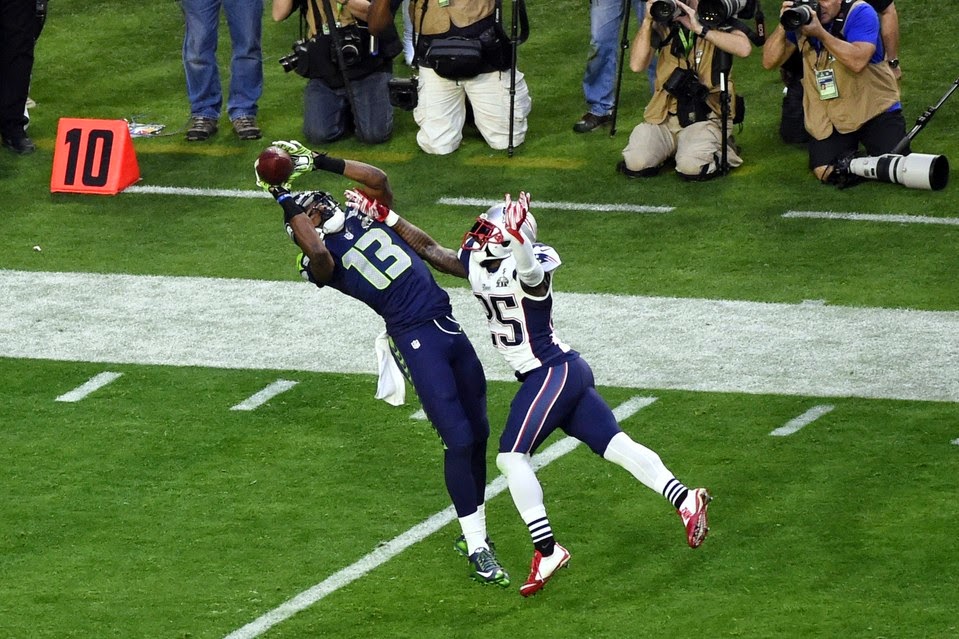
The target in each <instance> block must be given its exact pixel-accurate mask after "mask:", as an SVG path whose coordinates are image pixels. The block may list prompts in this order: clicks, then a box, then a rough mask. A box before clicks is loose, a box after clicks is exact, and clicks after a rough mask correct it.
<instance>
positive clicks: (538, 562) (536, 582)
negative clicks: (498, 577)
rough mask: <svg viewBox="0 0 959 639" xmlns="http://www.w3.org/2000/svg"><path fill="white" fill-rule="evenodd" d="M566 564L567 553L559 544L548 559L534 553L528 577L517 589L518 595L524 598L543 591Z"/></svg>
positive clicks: (538, 553) (567, 559) (567, 560)
mask: <svg viewBox="0 0 959 639" xmlns="http://www.w3.org/2000/svg"><path fill="white" fill-rule="evenodd" d="M568 563H569V551H568V550H566V549H565V548H563V547H562V546H560V545H559V544H556V546H555V547H554V548H553V554H552V555H550V556H549V557H544V556H543V553H541V552H540V551H538V550H536V551H534V552H533V563H532V564H531V565H530V567H529V577H527V578H526V583H525V584H523V585H522V586H520V587H519V594H521V595H523V596H524V597H529V596H530V595H534V594H536V593H537V592H539V591H540V590H542V589H543V586H545V585H546V582H547V581H549V580H550V578H551V577H552V576H553V575H554V574H556V571H557V570H559V569H560V568H564V567H565V566H566V564H568Z"/></svg>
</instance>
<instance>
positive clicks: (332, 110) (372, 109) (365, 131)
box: [303, 71, 393, 144]
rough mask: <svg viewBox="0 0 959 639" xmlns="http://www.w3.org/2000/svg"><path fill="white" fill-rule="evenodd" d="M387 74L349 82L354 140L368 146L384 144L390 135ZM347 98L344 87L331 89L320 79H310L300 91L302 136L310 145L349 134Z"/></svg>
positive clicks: (388, 74) (391, 109) (376, 74)
mask: <svg viewBox="0 0 959 639" xmlns="http://www.w3.org/2000/svg"><path fill="white" fill-rule="evenodd" d="M391 77H392V74H391V73H389V72H387V71H378V72H376V73H371V74H370V75H368V76H366V77H365V78H360V79H359V80H351V81H350V86H351V87H353V97H354V99H355V100H356V111H357V112H356V113H353V125H354V127H355V130H356V139H357V140H359V141H360V142H365V143H367V144H379V143H380V142H386V141H387V140H389V139H390V136H391V135H392V134H393V106H392V105H391V104H390V91H389V86H388V84H389V81H390V78H391ZM350 112H351V109H350V99H349V97H348V96H347V93H346V87H341V88H339V89H331V88H330V87H329V85H327V84H326V83H325V82H324V81H323V80H319V79H311V80H309V81H308V82H307V83H306V89H305V90H304V91H303V135H305V136H306V139H307V140H308V141H310V142H312V143H313V144H323V143H326V142H332V141H334V140H339V139H340V138H341V137H343V136H344V135H346V134H347V133H349V116H350Z"/></svg>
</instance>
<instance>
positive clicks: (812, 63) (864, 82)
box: [763, 0, 908, 183]
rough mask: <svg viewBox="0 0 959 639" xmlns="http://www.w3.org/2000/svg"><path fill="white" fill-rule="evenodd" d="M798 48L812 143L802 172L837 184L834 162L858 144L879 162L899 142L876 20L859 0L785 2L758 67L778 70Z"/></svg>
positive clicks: (896, 106)
mask: <svg viewBox="0 0 959 639" xmlns="http://www.w3.org/2000/svg"><path fill="white" fill-rule="evenodd" d="M784 25H786V26H788V27H789V29H787V28H786V26H784ZM797 48H798V50H799V53H800V56H801V58H802V66H803V77H802V85H803V112H804V122H805V126H806V131H808V132H809V135H810V136H812V140H811V141H810V142H809V168H810V169H812V171H813V173H814V174H815V176H816V177H817V178H818V179H819V180H820V181H822V182H830V183H841V179H842V178H843V176H842V175H841V174H839V173H836V172H835V166H836V163H837V162H839V161H840V160H842V159H844V158H847V157H849V156H851V155H852V154H854V153H855V152H856V151H858V149H859V145H860V144H863V145H864V146H865V147H866V151H867V152H868V153H869V155H881V154H883V153H888V152H890V151H892V150H893V149H894V148H895V147H896V145H897V144H898V143H899V141H900V140H902V139H903V138H904V137H905V136H906V122H905V119H904V118H903V115H902V104H901V103H900V101H899V83H898V82H897V80H896V77H895V75H894V72H893V68H892V66H891V65H890V64H888V63H887V62H885V51H884V50H883V42H882V38H881V36H880V32H879V16H878V14H877V13H876V10H875V9H873V8H872V7H871V6H870V5H869V4H868V3H867V2H865V1H864V0H820V2H819V3H818V8H817V3H814V2H809V1H808V0H806V1H802V2H795V3H794V2H789V1H787V2H784V3H783V6H782V11H781V12H780V24H779V26H777V27H776V30H775V31H774V32H773V33H772V35H771V36H770V37H769V39H768V40H767V41H766V44H765V45H764V46H763V67H765V68H766V69H773V68H776V67H778V66H779V65H781V64H782V63H783V62H784V61H785V60H786V59H787V58H788V57H789V56H790V54H792V52H793V51H794V50H796V49H797ZM905 153H908V149H907V150H906V151H905Z"/></svg>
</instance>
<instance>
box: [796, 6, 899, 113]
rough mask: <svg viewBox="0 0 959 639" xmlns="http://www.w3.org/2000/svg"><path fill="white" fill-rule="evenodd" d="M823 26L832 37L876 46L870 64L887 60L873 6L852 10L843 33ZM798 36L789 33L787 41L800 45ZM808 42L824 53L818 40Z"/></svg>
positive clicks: (893, 107) (895, 108)
mask: <svg viewBox="0 0 959 639" xmlns="http://www.w3.org/2000/svg"><path fill="white" fill-rule="evenodd" d="M823 26H825V27H826V29H827V30H828V31H829V32H830V33H832V35H834V36H836V37H837V38H840V39H842V40H845V41H846V42H871V43H872V44H874V45H876V50H875V51H874V52H873V54H872V57H871V58H869V64H880V63H882V61H883V60H885V58H886V51H885V49H883V46H882V34H881V33H880V31H879V14H878V13H876V10H875V9H873V8H872V5H870V4H868V3H866V2H862V3H859V4H857V5H856V6H854V7H853V8H852V9H850V10H849V13H848V14H847V15H846V24H845V27H844V28H843V30H842V33H833V31H832V29H833V26H832V23H830V24H826V25H823ZM797 34H798V32H797V31H787V32H786V39H787V40H789V42H792V43H793V44H798V42H799V40H798V36H797ZM807 41H808V42H809V44H810V46H812V47H813V48H814V49H815V50H816V51H817V52H819V51H822V49H823V44H822V42H821V41H820V40H819V39H818V38H808V40H807ZM901 108H902V103H901V102H896V103H895V104H894V105H892V106H891V107H889V109H888V110H889V111H898V110H899V109H901Z"/></svg>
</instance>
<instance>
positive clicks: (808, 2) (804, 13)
mask: <svg viewBox="0 0 959 639" xmlns="http://www.w3.org/2000/svg"><path fill="white" fill-rule="evenodd" d="M814 15H816V16H818V15H819V0H793V3H792V6H791V7H789V8H788V9H786V10H784V11H783V12H782V15H781V16H779V24H781V25H783V29H785V30H786V31H796V30H798V29H799V28H800V27H803V26H805V25H807V24H809V23H810V22H812V17H813V16H814Z"/></svg>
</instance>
